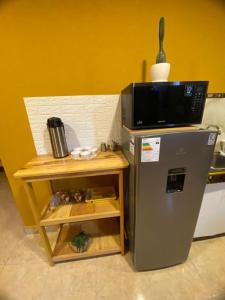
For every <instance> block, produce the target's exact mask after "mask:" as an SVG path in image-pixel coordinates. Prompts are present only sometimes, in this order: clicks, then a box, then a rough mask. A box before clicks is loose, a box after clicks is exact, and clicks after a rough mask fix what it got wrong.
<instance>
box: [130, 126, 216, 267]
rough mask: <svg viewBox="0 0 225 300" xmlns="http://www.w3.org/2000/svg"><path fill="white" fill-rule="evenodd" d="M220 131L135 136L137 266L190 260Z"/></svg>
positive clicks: (163, 264)
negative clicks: (217, 132) (193, 238)
mask: <svg viewBox="0 0 225 300" xmlns="http://www.w3.org/2000/svg"><path fill="white" fill-rule="evenodd" d="M216 136H217V134H216V133H215V132H210V131H196V132H178V133H169V134H161V135H157V136H154V135H151V136H136V189H135V232H134V236H135V240H134V264H135V267H136V269H137V270H150V269H158V268H163V267H167V266H171V265H175V264H178V263H181V262H183V261H185V260H186V258H187V256H188V253H189V249H190V245H191V242H192V237H193V233H194V229H195V226H196V222H197V218H198V214H199V210H200V206H201V201H202V197H203V193H204V189H205V184H206V178H207V174H208V170H209V165H210V162H211V160H212V155H213V150H214V144H215V141H216Z"/></svg>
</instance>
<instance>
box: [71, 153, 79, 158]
mask: <svg viewBox="0 0 225 300" xmlns="http://www.w3.org/2000/svg"><path fill="white" fill-rule="evenodd" d="M71 156H72V158H73V159H77V158H79V157H80V151H72V152H71Z"/></svg>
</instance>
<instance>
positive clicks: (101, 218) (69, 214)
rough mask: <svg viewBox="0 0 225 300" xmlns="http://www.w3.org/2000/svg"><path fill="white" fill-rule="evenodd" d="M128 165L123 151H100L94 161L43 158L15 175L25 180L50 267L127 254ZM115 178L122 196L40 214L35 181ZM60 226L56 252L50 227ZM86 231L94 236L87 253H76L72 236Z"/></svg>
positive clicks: (44, 156) (29, 163) (39, 158)
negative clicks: (125, 196) (125, 197)
mask: <svg viewBox="0 0 225 300" xmlns="http://www.w3.org/2000/svg"><path fill="white" fill-rule="evenodd" d="M127 167H128V162H127V160H126V159H125V157H124V156H123V154H122V152H120V151H118V152H111V151H108V152H99V153H98V154H97V156H96V157H95V158H94V159H91V160H79V161H76V160H73V159H72V158H71V157H70V156H69V157H66V158H63V159H54V158H53V157H51V156H49V155H42V156H38V157H36V158H34V159H33V160H31V161H30V162H28V163H27V164H26V165H25V166H24V167H23V168H22V169H20V170H18V171H17V172H16V173H15V174H14V176H15V178H18V179H21V180H22V181H23V183H24V187H25V190H26V193H27V196H28V200H29V204H30V207H31V210H32V212H33V216H34V220H35V223H36V226H37V228H38V230H39V234H40V237H41V239H42V241H43V245H44V247H45V250H46V254H47V257H48V260H49V263H50V265H53V264H54V263H55V262H60V261H66V260H71V259H79V258H84V257H93V256H99V255H106V254H112V253H121V254H122V255H123V254H124V203H123V169H125V168H127ZM106 175H110V176H111V175H113V176H115V177H116V178H117V192H118V197H117V198H116V199H115V198H111V199H110V198H103V199H99V200H100V201H99V200H98V201H93V203H79V204H69V205H68V204H67V205H61V206H59V207H58V208H57V209H56V210H55V211H54V212H49V211H48V210H45V211H44V213H43V214H40V213H39V208H38V199H36V195H35V193H34V189H33V182H35V181H50V182H51V183H52V181H53V180H59V179H70V178H76V177H93V176H95V177H96V176H106ZM58 224H59V225H60V227H61V230H60V233H59V235H58V239H57V242H56V246H55V249H54V250H53V249H52V248H51V246H50V243H49V239H48V236H47V233H46V228H45V227H46V226H49V225H58ZM81 229H82V230H85V231H87V233H89V234H90V236H91V243H90V246H89V248H88V250H87V251H85V252H83V253H75V252H74V251H73V250H72V249H71V248H70V246H69V240H70V238H71V235H72V234H76V233H79V232H80V230H81Z"/></svg>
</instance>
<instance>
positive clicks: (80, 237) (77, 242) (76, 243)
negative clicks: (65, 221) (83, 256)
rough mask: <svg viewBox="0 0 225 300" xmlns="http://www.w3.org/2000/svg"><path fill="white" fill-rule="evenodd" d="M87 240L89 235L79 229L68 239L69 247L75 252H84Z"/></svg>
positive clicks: (87, 243)
mask: <svg viewBox="0 0 225 300" xmlns="http://www.w3.org/2000/svg"><path fill="white" fill-rule="evenodd" d="M89 241H90V237H89V235H87V234H86V233H84V232H83V231H81V232H80V233H79V234H76V235H74V236H73V237H72V239H71V241H70V247H71V248H72V249H73V251H75V252H77V253H80V252H85V251H87V248H88V245H89Z"/></svg>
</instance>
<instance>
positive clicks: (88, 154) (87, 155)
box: [80, 150, 91, 159]
mask: <svg viewBox="0 0 225 300" xmlns="http://www.w3.org/2000/svg"><path fill="white" fill-rule="evenodd" d="M80 156H81V157H82V158H84V159H88V158H90V156H91V152H90V151H87V150H86V151H81V153H80Z"/></svg>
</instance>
